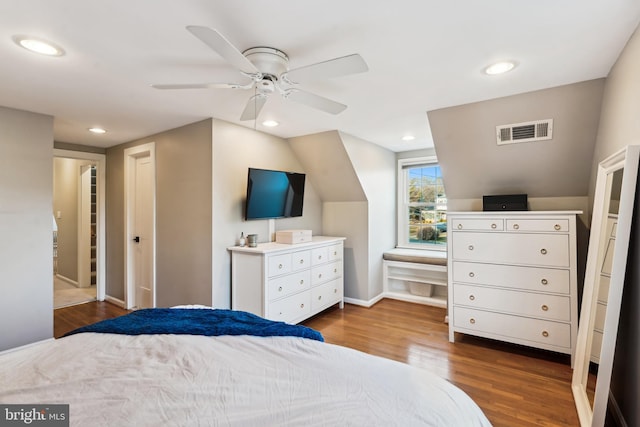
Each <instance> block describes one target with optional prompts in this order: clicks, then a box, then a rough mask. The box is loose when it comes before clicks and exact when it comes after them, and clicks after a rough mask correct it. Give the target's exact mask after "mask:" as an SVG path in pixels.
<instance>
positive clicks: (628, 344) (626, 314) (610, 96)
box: [590, 30, 640, 426]
mask: <svg viewBox="0 0 640 427" xmlns="http://www.w3.org/2000/svg"><path fill="white" fill-rule="evenodd" d="M638 76H640V32H639V30H636V32H635V34H634V35H633V36H632V37H631V39H630V40H629V42H628V43H627V46H626V47H625V48H624V50H623V51H622V53H621V55H620V57H619V58H618V60H617V62H616V64H615V65H614V67H613V68H612V70H611V72H610V74H609V76H608V77H607V83H606V85H605V90H604V97H603V102H602V114H601V117H600V128H599V131H598V138H597V141H596V146H595V151H594V159H593V169H592V173H591V187H590V197H591V198H593V190H594V185H595V179H596V168H597V164H598V162H600V161H601V160H603V159H604V158H606V157H607V156H609V155H611V154H613V153H614V152H616V151H618V150H619V149H621V148H622V147H624V146H626V145H628V144H640V79H639V78H638ZM638 188H640V187H638ZM637 197H638V191H636V198H637ZM631 230H632V235H631V247H630V253H629V257H630V258H629V259H630V261H629V262H628V263H627V278H626V281H625V285H624V286H625V287H624V295H623V304H622V312H621V316H620V329H619V332H618V342H617V346H616V350H617V351H616V356H615V360H614V365H613V369H614V372H613V378H612V384H611V390H612V391H613V394H614V396H615V398H616V400H617V402H618V404H619V405H620V409H621V410H622V413H623V414H624V417H625V419H626V422H627V425H630V426H636V425H640V407H639V406H638V401H640V365H639V364H638V360H640V203H639V202H638V200H636V206H635V214H634V219H633V225H632V227H631Z"/></svg>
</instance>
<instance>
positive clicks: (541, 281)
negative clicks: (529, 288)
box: [540, 279, 549, 285]
mask: <svg viewBox="0 0 640 427" xmlns="http://www.w3.org/2000/svg"><path fill="white" fill-rule="evenodd" d="M540 283H542V284H543V285H547V284H549V281H548V280H547V279H542V280H540Z"/></svg>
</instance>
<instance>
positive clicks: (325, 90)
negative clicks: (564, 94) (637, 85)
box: [0, 0, 640, 151]
mask: <svg viewBox="0 0 640 427" xmlns="http://www.w3.org/2000/svg"><path fill="white" fill-rule="evenodd" d="M639 21H640V1H638V0H606V1H603V0H562V1H558V0H535V1H534V0H529V1H526V0H518V1H514V0H484V1H479V0H456V1H443V0H395V1H393V2H383V1H371V0H325V1H314V2H311V1H304V0H273V1H264V0H263V1H259V0H180V1H176V0H109V1H106V0H83V1H81V0H56V1H51V0H20V1H8V0H4V1H2V2H0V105H1V106H6V107H11V108H17V109H22V110H28V111H33V112H38V113H43V114H49V115H52V116H54V117H55V121H54V123H55V124H54V133H55V139H56V140H57V141H63V142H70V143H76V144H84V145H93V146H99V147H108V146H112V145H115V144H119V143H122V142H126V141H130V140H133V139H137V138H141V137H144V136H148V135H151V134H154V133H157V132H161V131H164V130H167V129H171V128H174V127H178V126H181V125H184V124H188V123H192V122H195V121H198V120H201V119H204V118H207V117H215V118H219V119H222V120H226V121H229V122H233V123H238V124H242V125H244V126H249V127H252V128H253V127H254V126H256V127H257V129H258V130H261V131H264V132H267V133H271V134H274V135H278V136H280V137H284V138H288V137H294V136H300V135H307V134H312V133H317V132H322V131H326V130H335V129H337V130H340V131H343V132H346V133H349V134H351V135H354V136H357V137H359V138H362V139H365V140H368V141H371V142H374V143H376V144H380V145H382V146H384V147H387V148H389V149H391V150H393V151H405V150H411V149H417V148H426V147H430V146H432V145H433V142H432V139H431V134H430V131H429V125H428V122H427V116H426V112H427V111H429V110H433V109H438V108H444V107H448V106H454V105H460V104H465V103H469V102H475V101H481V100H486V99H491V98H496V97H502V96H507V95H512V94H516V93H522V92H528V91H532V90H538V89H543V88H548V87H553V86H559V85H564V84H569V83H574V82H579V81H585V80H590V79H595V78H600V77H605V76H606V75H607V74H608V72H609V70H610V69H611V66H612V65H613V64H614V62H615V60H616V58H617V57H618V55H619V53H620V51H621V50H622V48H623V47H624V45H625V43H626V42H627V40H628V39H629V37H630V36H631V34H632V33H633V31H634V30H635V28H636V27H637V25H638V22H639ZM187 25H202V26H207V27H210V28H214V29H217V30H218V31H219V32H220V33H222V34H224V35H225V36H226V38H227V39H228V40H229V41H230V42H231V43H233V44H234V45H235V46H236V47H237V48H238V49H239V50H240V51H243V50H245V49H247V48H249V47H253V46H270V47H275V48H278V49H280V50H283V51H284V52H286V53H287V54H288V55H289V58H290V61H289V66H290V68H297V67H300V66H304V65H308V64H313V63H316V62H320V61H324V60H327V59H332V58H335V57H339V56H344V55H348V54H351V53H359V54H360V55H361V56H362V57H363V58H364V59H365V61H366V62H367V64H368V66H369V72H367V73H364V74H355V75H350V76H344V77H338V78H334V79H331V80H327V81H322V82H316V83H313V84H307V85H304V86H303V87H302V88H303V89H305V90H307V91H310V92H313V93H316V94H319V95H322V96H324V97H327V98H330V99H333V100H336V101H339V102H341V103H344V104H347V105H348V108H347V110H345V111H344V112H343V113H341V114H340V115H337V116H333V115H330V114H327V113H324V112H321V111H316V110H313V109H310V108H308V107H305V106H302V105H300V104H296V103H293V102H290V101H283V100H281V99H279V97H278V96H275V97H274V96H272V97H271V98H270V99H269V101H268V102H267V104H266V106H265V107H264V109H263V111H262V113H261V116H260V118H259V120H258V123H257V124H256V125H254V122H253V121H251V122H239V120H238V119H239V117H240V114H241V113H242V110H243V108H244V105H245V103H246V102H247V99H248V98H249V97H250V96H251V95H252V94H253V92H252V91H239V90H232V89H208V90H207V89H199V90H181V91H175V90H174V91H167V90H165V91H161V90H157V89H154V88H151V87H150V84H152V83H156V84H162V83H203V82H236V81H239V79H238V78H237V77H238V76H239V74H238V73H237V71H235V69H234V68H233V67H232V66H230V65H229V64H228V63H227V62H225V60H224V59H222V58H221V57H220V56H219V55H218V54H217V53H216V52H214V51H212V50H211V49H209V48H208V47H207V46H206V45H204V44H203V43H202V42H201V41H199V40H198V39H196V38H195V37H194V36H193V35H192V34H190V33H189V32H188V31H186V29H185V27H186V26H187ZM16 34H28V35H32V36H38V37H41V38H45V39H47V40H50V41H52V42H55V43H57V44H58V45H61V46H62V47H63V48H64V49H65V50H66V55H65V56H63V57H59V58H51V57H45V56H41V55H37V54H33V53H30V52H28V51H26V50H24V49H21V48H19V47H18V46H17V45H16V44H15V43H14V42H13V40H12V36H14V35H16ZM503 59H513V60H516V61H517V62H518V66H517V67H516V68H515V70H513V71H512V72H510V73H507V74H506V75H502V76H487V75H484V74H483V73H482V70H483V68H484V67H485V66H487V65H489V64H490V63H492V62H494V61H497V60H503ZM266 118H273V119H276V120H278V121H279V122H280V123H281V125H280V126H279V127H277V128H273V129H269V128H264V127H262V125H261V124H260V122H261V121H262V120H263V119H266ZM463 125H464V124H461V126H463ZM91 126H102V127H104V128H106V129H108V133H107V134H105V135H102V136H95V135H92V134H89V133H88V132H87V128H89V127H91ZM407 133H411V134H414V135H415V136H416V140H415V141H413V142H410V143H408V142H403V141H401V137H402V136H403V135H405V134H407Z"/></svg>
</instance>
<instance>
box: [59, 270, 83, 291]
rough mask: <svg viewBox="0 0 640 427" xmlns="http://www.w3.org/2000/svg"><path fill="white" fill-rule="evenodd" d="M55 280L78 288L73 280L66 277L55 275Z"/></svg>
mask: <svg viewBox="0 0 640 427" xmlns="http://www.w3.org/2000/svg"><path fill="white" fill-rule="evenodd" d="M56 278H58V279H60V280H62V281H63V282H67V283H69V284H70V285H73V286H75V287H76V288H79V287H80V284H79V283H78V282H77V281H75V280H73V279H69V278H68V277H67V276H63V275H61V274H60V273H56Z"/></svg>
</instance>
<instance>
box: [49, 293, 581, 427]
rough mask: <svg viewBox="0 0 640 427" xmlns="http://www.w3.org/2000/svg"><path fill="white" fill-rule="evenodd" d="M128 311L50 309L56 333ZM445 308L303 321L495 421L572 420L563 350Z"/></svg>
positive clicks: (385, 306) (343, 313) (394, 305)
mask: <svg viewBox="0 0 640 427" xmlns="http://www.w3.org/2000/svg"><path fill="white" fill-rule="evenodd" d="M125 313H127V311H126V310H123V309H120V308H118V307H116V306H114V305H111V304H109V303H105V302H93V303H87V304H82V305H79V306H74V307H67V308H63V309H59V310H55V311H54V329H55V336H56V337H59V336H61V335H63V334H64V333H65V332H67V331H69V330H71V329H73V328H75V327H79V326H83V325H85V324H89V323H92V322H95V321H98V320H101V319H103V318H109V317H115V316H118V315H120V314H125ZM445 313H446V310H444V309H440V308H435V307H429V306H424V305H420V304H412V303H406V302H401V301H395V300H390V299H384V300H382V301H380V302H379V303H377V304H376V305H375V306H373V307H371V308H364V307H359V306H355V305H350V304H346V306H345V309H344V310H340V309H338V308H337V307H334V308H331V309H329V310H327V311H325V312H323V313H321V314H319V315H317V316H315V317H313V318H311V319H309V320H307V321H305V322H303V324H304V325H306V326H309V327H311V328H314V329H316V330H319V331H320V332H321V333H322V334H323V335H324V337H325V340H326V342H329V343H332V344H338V345H343V346H346V347H351V348H354V349H357V350H360V351H363V352H366V353H370V354H373V355H377V356H381V357H386V358H389V359H394V360H398V361H401V362H405V363H408V364H410V365H413V366H417V367H420V368H424V369H427V370H430V371H433V372H435V373H437V374H439V375H440V376H442V377H444V378H447V379H448V380H449V381H451V382H452V383H454V384H455V385H457V386H458V387H460V388H461V389H462V390H464V391H465V392H466V393H467V394H469V395H470V396H471V397H472V398H473V399H474V400H475V401H476V403H477V404H478V406H480V408H482V410H483V411H484V413H485V414H486V415H487V417H488V418H489V420H490V421H491V422H492V423H493V425H494V426H496V427H500V426H509V427H518V426H577V425H578V417H577V414H576V410H575V406H574V404H573V397H572V395H571V386H570V385H571V372H572V371H571V368H570V360H569V356H567V355H561V354H557V353H552V352H546V351H542V350H535V349H530V348H527V347H521V346H516V345H510V344H505V343H500V342H496V341H492V340H485V339H481V338H476V337H471V336H467V335H462V334H456V342H455V344H451V343H450V342H449V340H448V327H447V325H446V324H445V323H444V322H443V319H444V316H445Z"/></svg>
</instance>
